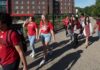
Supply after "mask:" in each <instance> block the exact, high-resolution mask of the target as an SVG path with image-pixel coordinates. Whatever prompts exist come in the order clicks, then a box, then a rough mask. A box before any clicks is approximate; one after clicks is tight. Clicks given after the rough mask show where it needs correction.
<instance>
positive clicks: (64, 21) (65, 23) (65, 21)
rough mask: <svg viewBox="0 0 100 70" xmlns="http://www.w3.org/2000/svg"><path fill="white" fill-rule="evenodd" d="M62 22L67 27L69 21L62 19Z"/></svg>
mask: <svg viewBox="0 0 100 70" xmlns="http://www.w3.org/2000/svg"><path fill="white" fill-rule="evenodd" d="M62 21H63V23H64V25H65V26H66V27H67V26H68V23H69V19H67V18H66V19H63V20H62Z"/></svg>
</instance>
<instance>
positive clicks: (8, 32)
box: [6, 30, 27, 53]
mask: <svg viewBox="0 0 100 70" xmlns="http://www.w3.org/2000/svg"><path fill="white" fill-rule="evenodd" d="M12 32H16V33H17V34H18V36H19V37H20V43H21V47H22V49H23V51H24V53H25V52H26V51H27V44H26V40H25V38H24V36H23V34H22V33H21V31H19V30H8V31H7V35H6V41H7V43H8V44H11V43H12V40H11V34H12ZM19 32H20V33H19Z"/></svg>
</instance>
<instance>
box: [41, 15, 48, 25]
mask: <svg viewBox="0 0 100 70" xmlns="http://www.w3.org/2000/svg"><path fill="white" fill-rule="evenodd" d="M43 16H44V17H45V21H46V23H47V24H48V22H49V16H48V15H43ZM42 22H43V23H44V21H43V20H42Z"/></svg>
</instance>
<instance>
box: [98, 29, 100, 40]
mask: <svg viewBox="0 0 100 70" xmlns="http://www.w3.org/2000/svg"><path fill="white" fill-rule="evenodd" d="M98 37H99V39H100V31H98Z"/></svg>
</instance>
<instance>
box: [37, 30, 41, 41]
mask: <svg viewBox="0 0 100 70" xmlns="http://www.w3.org/2000/svg"><path fill="white" fill-rule="evenodd" d="M40 35H41V28H40V29H39V35H38V39H39V36H40Z"/></svg>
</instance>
